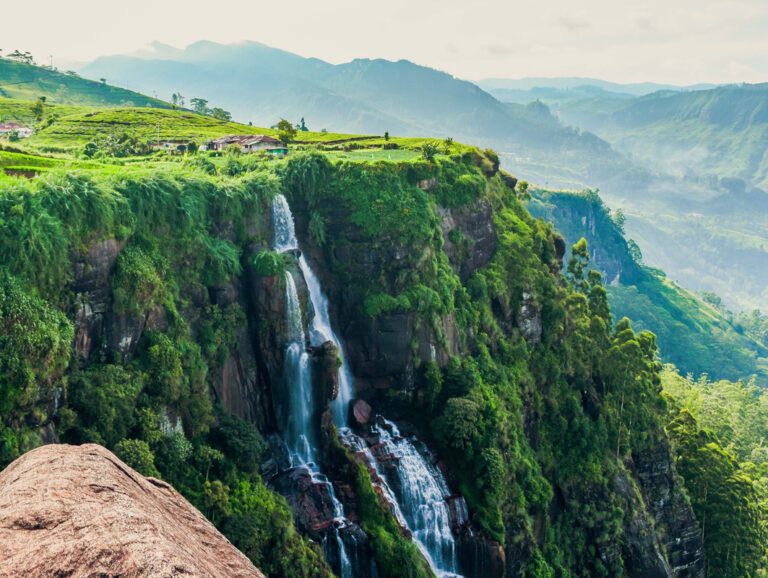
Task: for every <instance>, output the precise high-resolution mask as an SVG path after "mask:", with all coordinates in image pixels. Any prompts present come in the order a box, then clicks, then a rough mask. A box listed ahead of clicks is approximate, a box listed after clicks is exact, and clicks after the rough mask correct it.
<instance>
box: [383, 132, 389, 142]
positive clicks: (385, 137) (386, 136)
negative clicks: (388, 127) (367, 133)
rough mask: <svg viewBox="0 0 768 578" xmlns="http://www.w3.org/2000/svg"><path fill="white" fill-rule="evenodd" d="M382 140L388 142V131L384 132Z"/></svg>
mask: <svg viewBox="0 0 768 578" xmlns="http://www.w3.org/2000/svg"><path fill="white" fill-rule="evenodd" d="M384 140H385V141H388V140H389V131H385V132H384Z"/></svg>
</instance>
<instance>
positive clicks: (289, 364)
mask: <svg viewBox="0 0 768 578" xmlns="http://www.w3.org/2000/svg"><path fill="white" fill-rule="evenodd" d="M272 221H273V223H274V231H275V241H274V245H273V246H274V249H275V251H278V252H281V253H285V252H289V251H297V250H298V248H299V245H298V241H297V239H296V231H295V226H294V222H293V215H292V214H291V210H290V207H289V206H288V201H287V200H286V199H285V197H284V196H282V195H278V196H277V197H275V199H274V201H273V203H272ZM301 270H302V273H303V274H304V276H305V279H307V278H311V279H312V280H313V285H309V283H308V286H309V291H310V298H311V300H312V304H313V307H315V316H314V318H315V319H317V318H318V311H319V308H318V306H317V305H315V303H316V302H317V303H318V304H324V305H325V316H326V317H325V319H327V301H326V300H325V297H324V296H323V295H322V293H320V291H319V289H320V286H319V284H318V283H317V279H316V278H315V276H314V274H313V273H312V270H311V269H310V268H309V265H308V264H307V263H306V261H304V258H303V257H302V258H301ZM285 298H286V318H287V319H286V321H287V326H288V339H289V344H288V347H287V349H286V353H285V362H284V366H283V383H284V386H285V387H286V389H287V390H288V392H289V400H290V401H289V403H288V415H287V424H286V427H285V431H284V436H285V441H286V444H287V445H288V449H289V452H290V457H291V465H292V466H293V467H301V468H305V469H306V470H308V471H309V472H310V474H311V476H312V481H313V483H317V484H323V485H325V486H326V487H327V489H328V494H329V496H330V498H331V501H332V502H333V510H334V514H333V515H334V520H333V524H332V526H331V528H330V532H329V533H328V534H327V535H326V536H325V538H324V539H323V548H324V549H326V551H327V550H328V549H331V548H333V549H335V552H333V554H334V555H335V556H338V561H339V566H340V575H341V578H352V565H351V563H350V560H349V555H348V554H347V551H346V548H345V546H344V542H343V541H342V539H341V535H340V534H339V529H340V528H342V527H344V526H346V525H348V524H349V521H348V520H347V519H346V518H345V517H344V508H343V506H342V505H341V502H339V500H338V499H337V498H336V493H335V491H334V489H333V484H331V483H330V482H329V481H328V480H327V478H326V477H325V476H324V475H323V474H322V472H321V471H320V469H319V467H318V465H317V460H316V456H315V445H314V435H313V433H312V432H313V431H314V428H313V426H312V413H313V408H314V404H313V399H312V374H311V366H310V359H309V354H308V353H307V350H306V343H307V337H306V333H305V331H304V324H303V321H302V314H301V303H300V302H299V296H298V291H297V290H296V281H295V280H294V278H293V275H291V273H290V272H288V273H286V275H285ZM312 327H313V330H312V334H313V336H314V335H315V334H316V335H318V336H322V335H323V334H322V333H321V332H322V331H323V330H325V328H326V327H327V328H328V330H329V331H330V326H329V324H328V323H327V321H323V320H320V321H319V322H318V323H315V321H314V319H313V324H312ZM315 327H317V328H315ZM330 334H331V335H332V334H333V332H332V331H330ZM334 337H335V336H334ZM316 339H317V338H315V339H313V343H314V344H319V343H315V340H316ZM324 341H326V340H325V339H324V340H323V341H322V342H324ZM322 342H321V343H322ZM334 342H335V343H338V342H337V341H334Z"/></svg>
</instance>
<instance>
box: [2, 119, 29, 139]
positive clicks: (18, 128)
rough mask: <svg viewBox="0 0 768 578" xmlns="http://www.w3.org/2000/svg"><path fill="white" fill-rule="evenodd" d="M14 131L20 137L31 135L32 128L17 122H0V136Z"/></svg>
mask: <svg viewBox="0 0 768 578" xmlns="http://www.w3.org/2000/svg"><path fill="white" fill-rule="evenodd" d="M14 132H15V133H16V134H17V135H18V136H19V137H20V138H27V137H30V136H32V129H31V128H30V127H28V126H24V125H23V124H19V123H17V122H0V136H5V135H9V134H11V133H14Z"/></svg>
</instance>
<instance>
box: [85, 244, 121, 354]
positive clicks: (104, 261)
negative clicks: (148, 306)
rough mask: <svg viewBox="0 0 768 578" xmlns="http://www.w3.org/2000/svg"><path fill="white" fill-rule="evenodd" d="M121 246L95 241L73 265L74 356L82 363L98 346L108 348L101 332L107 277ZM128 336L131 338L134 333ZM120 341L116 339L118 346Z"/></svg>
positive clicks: (107, 302) (107, 296) (107, 297)
mask: <svg viewBox="0 0 768 578" xmlns="http://www.w3.org/2000/svg"><path fill="white" fill-rule="evenodd" d="M124 246H125V243H121V242H119V241H117V240H116V239H114V238H109V239H104V240H103V241H97V242H95V243H94V244H93V245H91V247H90V248H89V249H88V250H87V251H85V252H84V253H83V254H82V255H81V256H80V258H79V259H78V260H76V261H75V263H74V271H73V273H74V275H73V278H74V282H73V285H72V290H73V292H74V293H75V315H74V318H75V330H76V333H75V353H76V354H77V355H78V357H79V358H80V359H81V360H83V361H88V359H89V358H90V356H91V353H92V352H93V351H94V350H95V349H96V348H97V347H99V346H100V347H101V348H102V350H106V348H107V346H108V344H107V343H106V340H105V339H104V331H105V316H106V315H107V313H108V307H109V305H110V301H111V299H112V290H111V288H110V286H109V275H110V273H111V272H112V266H113V265H114V264H115V260H116V259H117V256H118V254H119V253H120V251H121V250H122V249H123V247H124ZM130 334H131V335H134V334H135V331H130ZM120 341H121V339H120V338H118V339H117V342H118V345H119V343H120Z"/></svg>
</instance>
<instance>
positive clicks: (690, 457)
mask: <svg viewBox="0 0 768 578" xmlns="http://www.w3.org/2000/svg"><path fill="white" fill-rule="evenodd" d="M662 383H663V386H664V394H665V395H666V397H667V398H668V399H669V408H670V411H669V419H670V423H669V424H668V425H667V431H668V432H669V435H670V438H671V439H672V440H673V442H674V448H675V455H676V462H677V468H678V471H679V472H680V475H682V476H683V478H684V479H685V482H686V484H685V485H686V488H687V490H688V493H689V495H690V497H691V505H692V506H693V509H694V512H696V516H697V518H698V519H699V520H700V522H701V525H702V530H703V533H704V547H705V549H706V553H707V561H708V566H709V568H708V574H709V575H710V576H712V575H716V576H724V577H734V578H736V577H740V576H764V575H765V572H766V568H768V549H767V548H766V542H767V541H768V445H767V444H766V439H768V394H766V393H765V391H764V390H762V389H760V388H758V387H757V386H756V385H755V384H754V383H748V384H745V383H744V382H741V381H739V382H736V383H733V382H728V381H719V382H711V381H709V380H708V379H707V377H706V376H705V377H702V378H700V379H698V380H694V379H693V378H691V377H687V378H684V377H681V376H680V374H679V373H677V371H676V370H675V368H674V367H673V366H667V367H665V369H664V372H663V373H662Z"/></svg>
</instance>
